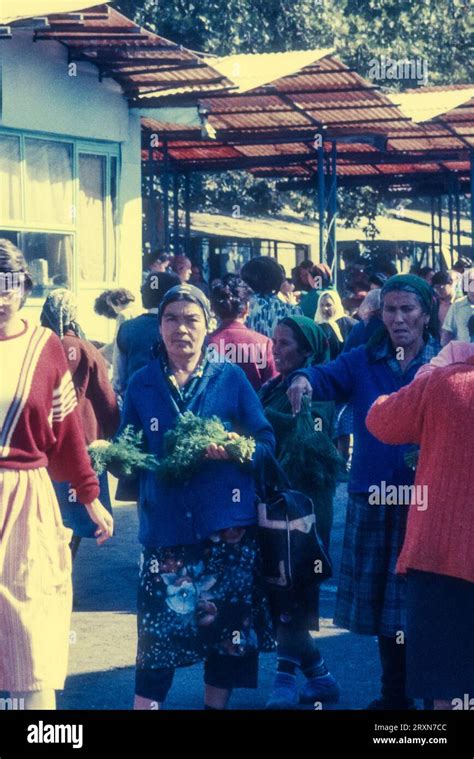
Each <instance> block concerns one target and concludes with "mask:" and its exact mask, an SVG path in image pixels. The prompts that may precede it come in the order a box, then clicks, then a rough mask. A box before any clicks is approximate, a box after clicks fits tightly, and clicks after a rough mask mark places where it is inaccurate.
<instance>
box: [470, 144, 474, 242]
mask: <svg viewBox="0 0 474 759" xmlns="http://www.w3.org/2000/svg"><path fill="white" fill-rule="evenodd" d="M471 255H474V152H473V153H471Z"/></svg>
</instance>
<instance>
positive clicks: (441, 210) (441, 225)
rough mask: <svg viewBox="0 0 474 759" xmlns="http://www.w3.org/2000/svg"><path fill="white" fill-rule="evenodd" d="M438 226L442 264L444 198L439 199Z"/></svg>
mask: <svg viewBox="0 0 474 759" xmlns="http://www.w3.org/2000/svg"><path fill="white" fill-rule="evenodd" d="M438 225H439V256H440V263H441V261H442V260H443V196H442V195H440V196H439V198H438Z"/></svg>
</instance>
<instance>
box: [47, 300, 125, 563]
mask: <svg viewBox="0 0 474 759" xmlns="http://www.w3.org/2000/svg"><path fill="white" fill-rule="evenodd" d="M41 324H42V325H43V327H49V329H52V330H53V332H55V333H56V334H57V335H58V337H59V338H60V340H61V342H62V344H63V349H64V352H65V354H66V359H67V362H68V366H69V371H70V372H71V375H72V381H73V383H74V388H75V390H76V395H77V406H78V411H79V413H80V416H81V420H82V426H83V429H84V437H85V443H86V445H89V444H90V443H92V442H94V441H95V440H103V439H106V438H109V437H112V436H113V435H114V434H115V432H116V431H117V429H118V426H119V423H120V412H119V408H118V405H117V400H116V397H115V393H114V391H113V389H112V385H111V382H110V380H109V377H108V374H107V368H106V365H105V362H104V359H103V358H102V356H101V355H100V353H99V351H98V350H97V348H95V347H94V346H93V345H92V343H90V342H88V341H87V340H86V339H85V336H84V333H83V332H82V330H81V328H80V326H79V324H78V323H77V302H76V298H75V296H74V294H73V293H72V292H71V291H70V290H64V289H57V290H53V291H52V292H51V293H50V294H49V295H48V297H47V298H46V301H45V303H44V306H43V310H42V312H41ZM98 479H99V487H100V493H99V497H100V500H101V502H102V504H103V506H105V508H106V509H107V511H108V512H109V513H110V514H112V504H111V502H110V493H109V483H108V479H107V472H104V473H103V474H101V475H100V476H99V478H98ZM53 485H54V489H55V491H56V496H57V499H58V501H59V506H60V509H61V515H62V518H63V522H64V525H65V526H66V527H70V528H71V529H72V531H73V539H72V542H71V549H72V555H73V558H74V557H75V555H76V552H77V549H78V548H79V544H80V542H81V539H82V538H93V537H94V533H95V526H94V523H93V522H92V520H91V519H90V517H89V516H88V514H87V512H86V511H85V509H78V508H77V497H76V493H75V491H74V489H73V488H72V486H71V483H69V482H53Z"/></svg>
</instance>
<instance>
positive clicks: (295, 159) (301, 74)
mask: <svg viewBox="0 0 474 759" xmlns="http://www.w3.org/2000/svg"><path fill="white" fill-rule="evenodd" d="M328 76H329V77H332V79H328V78H327V77H328ZM341 76H342V78H343V81H341V80H340V77H341ZM334 77H335V78H334ZM346 77H348V78H349V80H350V82H351V88H349V84H348V81H347V80H346ZM311 88H313V89H311ZM283 93H284V96H283ZM418 94H420V97H421V101H420V102H419V103H418V105H417V97H418ZM473 95H474V87H473V86H472V85H465V86H463V85H457V86H455V87H448V88H440V87H434V88H420V93H418V90H416V91H408V92H407V93H403V94H402V95H399V94H398V93H397V94H396V95H390V96H386V95H384V94H382V93H380V92H378V91H377V90H376V89H374V88H373V86H372V85H371V84H369V83H367V82H364V80H363V79H362V77H360V76H359V75H358V74H356V73H355V72H351V71H349V70H348V69H347V67H345V66H344V64H342V63H341V62H340V61H338V60H337V59H335V58H334V56H332V55H329V54H327V55H325V56H324V57H322V58H320V59H319V60H318V61H317V62H316V63H311V64H309V65H308V66H306V67H305V68H304V70H303V71H298V72H294V73H293V74H291V75H288V76H287V77H283V78H282V79H280V80H277V81H274V82H271V83H269V84H267V85H265V86H264V87H260V88H257V89H256V90H252V91H249V92H246V93H244V94H241V93H227V94H226V95H225V96H222V97H212V98H204V99H201V101H200V102H201V107H202V108H203V109H204V110H205V111H206V112H207V113H208V116H207V118H208V122H209V124H210V125H211V126H212V128H213V129H214V130H215V131H216V138H217V139H216V140H200V139H199V138H200V130H199V128H196V129H191V130H188V131H187V132H180V133H176V132H174V130H175V129H179V127H178V126H177V125H164V124H160V123H158V122H156V121H153V120H151V121H149V122H144V127H145V128H146V129H149V128H154V129H155V131H158V132H160V133H161V134H162V135H164V136H166V135H167V137H168V140H169V142H168V149H169V156H170V159H171V161H172V162H173V164H174V166H175V168H176V169H177V170H185V169H191V170H204V171H220V170H224V169H226V168H228V169H233V168H245V169H247V170H249V171H251V172H252V173H254V174H255V175H257V176H261V177H287V178H291V177H294V178H295V179H298V180H303V179H304V178H305V177H306V178H307V180H308V182H309V181H314V176H315V174H316V172H317V165H316V164H317V160H316V159H317V157H316V151H315V148H314V145H313V140H314V133H315V132H320V131H321V130H322V131H323V133H324V135H325V138H326V139H327V140H332V139H335V140H336V141H337V140H338V139H339V142H338V147H337V150H338V175H339V177H340V180H341V183H342V184H347V185H348V186H354V185H355V184H372V185H375V184H379V185H380V186H387V187H389V186H390V185H395V184H396V185H400V183H403V182H404V183H405V184H408V185H412V186H415V184H416V183H417V182H427V181H429V179H430V177H433V176H434V175H437V180H436V181H437V182H440V183H441V185H443V183H444V184H446V183H447V181H448V173H449V172H453V173H455V175H456V177H457V179H458V180H459V182H460V186H461V189H466V188H467V178H468V174H469V168H470V161H469V152H470V150H472V148H473V147H474V97H473ZM398 103H400V106H401V107H400V108H398V105H397V104H398ZM440 103H442V107H443V108H444V109H445V110H443V111H440ZM415 108H418V111H417V112H416V114H415V115H416V117H417V120H416V121H413V120H412V119H411V115H412V114H413V113H414V111H413V109H415ZM446 109H447V110H446ZM422 112H423V114H425V116H426V115H428V118H427V119H425V118H422V117H421V113H422ZM157 113H159V110H158V111H157ZM432 114H436V115H434V116H433V117H432V118H429V116H430V115H432ZM367 132H369V133H370V134H371V135H374V134H377V132H381V133H382V135H385V137H386V142H385V144H383V141H382V143H380V140H379V141H378V142H377V140H374V141H373V143H372V144H367V140H366V141H365V142H364V134H366V133H367ZM351 135H352V139H349V144H346V143H344V142H340V139H341V137H343V138H344V139H348V138H350V136H351ZM175 138H176V139H175ZM369 141H370V140H369ZM144 145H146V142H145V143H144ZM326 149H327V151H329V150H330V145H329V144H327V147H326ZM144 157H145V154H144ZM153 158H155V159H157V160H160V158H161V156H160V152H159V151H157V152H156V153H154V155H153ZM441 185H440V186H441ZM444 189H446V187H444Z"/></svg>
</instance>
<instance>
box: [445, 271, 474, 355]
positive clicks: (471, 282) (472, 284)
mask: <svg viewBox="0 0 474 759" xmlns="http://www.w3.org/2000/svg"><path fill="white" fill-rule="evenodd" d="M463 286H464V292H465V293H466V295H465V296H464V298H461V299H460V300H458V301H456V302H455V303H453V304H452V305H451V306H450V308H449V311H448V313H447V314H446V318H445V320H444V323H443V329H442V332H441V342H442V344H443V345H446V344H447V343H449V341H450V340H464V341H465V342H467V343H469V342H470V340H471V336H470V334H469V327H468V324H469V320H470V318H471V316H473V315H474V268H471V269H469V270H468V271H466V272H464V274H463Z"/></svg>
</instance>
